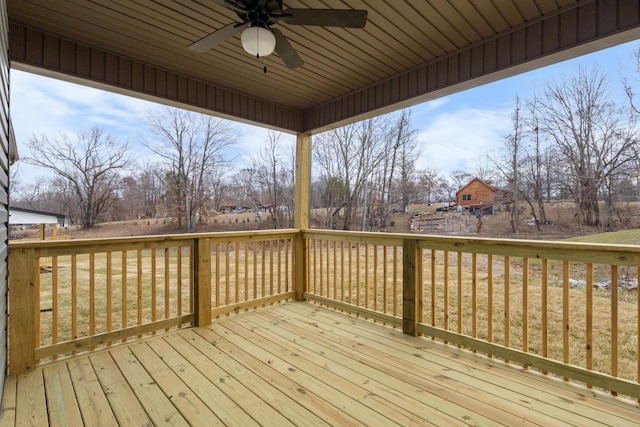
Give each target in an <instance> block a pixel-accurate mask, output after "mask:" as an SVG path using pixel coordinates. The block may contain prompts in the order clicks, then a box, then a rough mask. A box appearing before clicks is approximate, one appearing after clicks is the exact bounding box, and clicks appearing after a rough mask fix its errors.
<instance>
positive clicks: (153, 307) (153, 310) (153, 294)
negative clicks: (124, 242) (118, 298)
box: [107, 248, 158, 322]
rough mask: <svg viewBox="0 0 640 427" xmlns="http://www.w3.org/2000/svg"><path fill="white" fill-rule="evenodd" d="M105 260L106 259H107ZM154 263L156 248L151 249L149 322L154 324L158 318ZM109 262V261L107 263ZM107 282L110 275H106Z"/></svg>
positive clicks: (155, 267) (155, 266) (108, 254)
mask: <svg viewBox="0 0 640 427" xmlns="http://www.w3.org/2000/svg"><path fill="white" fill-rule="evenodd" d="M110 255H111V254H110V253H107V256H108V257H109V258H110ZM109 258H107V259H109ZM156 261H157V251H156V248H153V249H151V321H152V322H155V321H156V320H157V317H158V313H157V311H156V310H157V309H158V307H157V303H158V301H157V295H156V288H157V280H156V274H157V269H158V266H157V265H156ZM107 262H109V261H107ZM107 274H108V275H107V280H109V276H110V274H109V273H107Z"/></svg>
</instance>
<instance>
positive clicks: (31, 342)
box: [9, 249, 40, 375]
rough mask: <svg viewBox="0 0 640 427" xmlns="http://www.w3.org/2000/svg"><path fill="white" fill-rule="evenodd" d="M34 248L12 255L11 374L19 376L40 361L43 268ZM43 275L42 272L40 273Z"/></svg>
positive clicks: (10, 305) (10, 260) (10, 269)
mask: <svg viewBox="0 0 640 427" xmlns="http://www.w3.org/2000/svg"><path fill="white" fill-rule="evenodd" d="M39 268H40V267H39V265H37V262H36V259H35V251H34V249H21V250H18V251H12V252H11V256H9V345H10V350H9V373H10V374H11V375H18V374H20V373H23V372H26V371H28V370H31V369H33V367H34V366H35V364H36V359H35V348H36V338H35V337H36V330H35V316H39V315H40V313H36V295H35V279H36V277H35V275H36V272H37V271H38V270H39ZM38 274H39V273H38Z"/></svg>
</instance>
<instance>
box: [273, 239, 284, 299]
mask: <svg viewBox="0 0 640 427" xmlns="http://www.w3.org/2000/svg"><path fill="white" fill-rule="evenodd" d="M275 242H276V249H277V250H278V252H277V253H278V258H277V260H276V267H277V268H278V270H277V272H278V278H277V282H278V293H280V292H282V273H281V270H282V269H281V266H282V248H281V246H282V245H281V240H280V239H278V240H276V241H275Z"/></svg>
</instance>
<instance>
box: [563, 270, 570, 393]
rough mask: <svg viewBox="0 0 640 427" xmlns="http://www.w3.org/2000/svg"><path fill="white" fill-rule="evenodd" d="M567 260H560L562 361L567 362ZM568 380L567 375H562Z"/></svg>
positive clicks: (568, 325) (568, 355)
mask: <svg viewBox="0 0 640 427" xmlns="http://www.w3.org/2000/svg"><path fill="white" fill-rule="evenodd" d="M569 274H570V272H569V261H563V262H562V361H563V362H564V363H569V357H570V354H569V350H570V349H569V327H570V324H569ZM564 379H565V381H569V378H568V377H564Z"/></svg>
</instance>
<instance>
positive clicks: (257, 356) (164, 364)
mask: <svg viewBox="0 0 640 427" xmlns="http://www.w3.org/2000/svg"><path fill="white" fill-rule="evenodd" d="M639 419H640V409H639V408H638V404H637V403H635V402H627V401H624V400H621V399H617V398H615V397H612V396H610V395H608V394H605V393H602V392H599V391H595V390H591V389H587V388H585V387H583V386H580V385H576V384H572V383H568V382H565V381H562V380H561V379H556V378H552V377H549V376H544V375H541V374H539V373H537V372H534V371H531V370H526V369H523V368H521V367H518V366H515V365H509V364H505V363H503V362H501V361H497V360H494V359H490V358H487V357H484V356H480V355H476V354H473V353H471V352H468V351H465V350H459V349H457V348H455V347H452V346H448V345H444V344H441V343H439V342H435V341H432V340H429V339H425V338H413V337H409V336H407V335H403V334H402V332H401V331H399V330H397V329H393V328H390V327H385V326H382V325H380V324H376V323H373V322H370V321H366V320H363V319H359V318H356V317H352V316H348V315H345V314H342V313H339V312H336V311H333V310H329V309H325V308H321V307H319V306H317V305H314V304H310V303H301V302H289V303H285V304H278V305H274V306H269V307H266V308H263V309H259V310H257V311H252V312H248V313H243V314H240V315H235V316H230V317H224V318H222V319H220V320H217V321H215V322H214V323H213V324H212V325H211V326H209V327H207V328H190V329H183V330H180V331H176V332H172V333H167V334H163V335H159V336H156V337H151V338H148V339H144V340H139V341H135V342H131V343H128V344H124V345H117V346H113V347H110V348H107V349H104V350H99V351H96V352H93V353H90V354H86V355H83V356H78V357H72V358H69V359H66V360H64V361H58V362H54V363H51V364H48V365H45V366H42V367H39V368H37V369H35V370H34V371H33V372H30V373H27V374H24V375H20V376H18V377H17V378H16V377H15V376H10V377H9V378H8V379H7V382H6V385H5V394H4V401H3V412H2V414H1V417H0V425H22V424H23V423H24V424H33V425H46V424H50V425H83V424H84V425H91V426H93V425H127V426H133V425H242V426H251V425H267V426H285V425H301V426H319V425H335V426H346V425H372V426H373V425H379V426H393V425H398V426H409V425H439V426H441V425H500V424H505V425H514V424H527V425H529V424H531V425H543V426H551V425H566V424H571V425H615V426H623V425H637V422H638V420H639Z"/></svg>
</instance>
